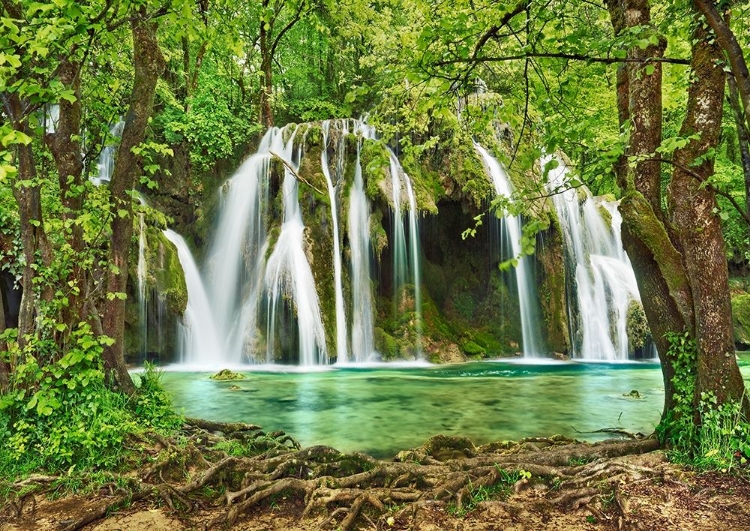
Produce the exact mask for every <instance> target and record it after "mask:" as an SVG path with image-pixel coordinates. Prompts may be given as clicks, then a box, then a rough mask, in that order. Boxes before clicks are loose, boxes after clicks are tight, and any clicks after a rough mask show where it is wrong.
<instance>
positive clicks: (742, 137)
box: [727, 74, 750, 228]
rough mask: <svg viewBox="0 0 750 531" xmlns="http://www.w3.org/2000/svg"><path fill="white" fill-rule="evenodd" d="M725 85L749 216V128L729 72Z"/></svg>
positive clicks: (735, 84) (735, 85) (735, 83)
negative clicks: (743, 177)
mask: <svg viewBox="0 0 750 531" xmlns="http://www.w3.org/2000/svg"><path fill="white" fill-rule="evenodd" d="M727 87H729V94H728V96H727V99H728V100H729V106H730V107H731V108H732V114H734V124H735V127H736V128H737V143H738V144H739V148H740V161H741V163H742V173H743V175H744V176H745V210H746V212H747V214H748V216H750V130H748V125H747V124H746V123H745V120H744V119H743V117H742V105H741V104H740V95H739V92H738V91H737V81H736V80H735V79H734V76H732V75H731V74H729V75H727ZM749 228H750V227H749Z"/></svg>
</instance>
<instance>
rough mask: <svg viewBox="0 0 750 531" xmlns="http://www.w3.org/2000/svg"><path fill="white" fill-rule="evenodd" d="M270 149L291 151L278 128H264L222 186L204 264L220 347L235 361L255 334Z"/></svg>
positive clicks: (284, 153)
mask: <svg viewBox="0 0 750 531" xmlns="http://www.w3.org/2000/svg"><path fill="white" fill-rule="evenodd" d="M289 144H291V143H289ZM271 153H276V154H277V155H279V156H282V157H288V156H291V145H289V146H285V145H284V141H283V137H282V131H281V129H278V128H271V129H269V131H268V132H267V133H266V135H265V136H264V137H263V139H262V140H261V142H260V146H259V147H258V151H257V153H256V154H254V155H252V156H250V157H249V158H248V159H247V160H245V162H243V163H242V165H241V166H240V168H239V169H238V170H237V172H236V173H235V174H234V175H233V176H232V177H231V178H230V179H228V180H227V181H226V182H225V183H224V185H223V186H222V188H221V191H220V193H221V195H220V201H221V204H220V214H219V221H218V227H217V230H216V233H215V234H214V235H213V237H212V245H211V247H210V249H209V252H208V255H207V260H206V265H205V271H206V276H207V282H206V284H207V288H208V289H207V292H208V298H209V302H210V304H211V309H212V311H213V314H214V316H215V322H216V323H217V326H218V333H219V336H220V337H221V338H222V340H223V347H224V348H223V352H224V353H225V356H226V358H227V359H229V360H231V361H234V362H235V363H240V362H241V361H251V360H248V359H247V358H246V356H245V355H244V352H246V351H247V350H249V349H250V348H251V347H255V344H254V343H255V338H256V337H257V336H258V335H259V334H258V330H257V328H258V323H257V315H258V310H259V301H258V298H259V296H260V291H261V289H262V287H263V278H264V268H265V260H264V258H265V254H266V252H265V251H266V239H267V230H268V227H267V225H268V222H267V211H268V204H269V182H270V162H271V158H272V157H273V155H271ZM246 347H247V348H246Z"/></svg>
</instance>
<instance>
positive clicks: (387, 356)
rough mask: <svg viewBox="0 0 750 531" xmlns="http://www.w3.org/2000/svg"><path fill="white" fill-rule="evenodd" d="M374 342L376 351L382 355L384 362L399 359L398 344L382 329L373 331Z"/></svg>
mask: <svg viewBox="0 0 750 531" xmlns="http://www.w3.org/2000/svg"><path fill="white" fill-rule="evenodd" d="M373 341H374V343H375V350H377V351H378V352H379V353H380V356H381V357H382V359H383V360H384V361H389V360H394V359H396V358H397V357H398V354H399V348H398V342H397V341H396V339H395V338H394V337H393V336H392V335H390V334H388V333H387V332H385V331H384V330H383V329H382V328H375V329H374V330H373Z"/></svg>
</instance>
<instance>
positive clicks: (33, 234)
mask: <svg viewBox="0 0 750 531" xmlns="http://www.w3.org/2000/svg"><path fill="white" fill-rule="evenodd" d="M6 98H7V99H6V101H7V111H8V114H9V117H10V119H11V121H12V122H13V128H14V129H15V130H16V131H18V132H20V133H23V134H25V135H27V136H29V137H31V136H32V131H31V129H30V128H29V124H28V118H27V117H26V116H25V115H24V108H25V106H26V105H25V102H23V101H21V99H20V98H19V97H18V95H17V94H8V95H7V96H6ZM15 150H16V165H17V166H18V174H17V176H16V179H15V183H14V185H13V195H14V196H15V198H16V202H17V203H18V213H19V218H20V227H21V246H22V248H23V255H24V261H25V266H24V270H23V278H22V281H21V285H22V288H23V296H22V297H21V308H20V311H19V315H18V336H19V344H20V345H21V346H23V345H25V343H26V339H25V336H27V335H30V334H33V333H34V331H35V328H36V323H35V317H36V295H35V293H36V291H37V290H36V289H35V288H34V279H35V277H36V276H37V274H38V272H39V267H38V266H40V265H41V266H42V267H45V268H46V267H49V266H50V264H51V263H52V251H51V248H50V245H49V241H48V240H47V233H46V231H45V227H44V218H43V216H42V200H41V189H40V187H39V183H38V182H37V174H36V166H35V164H34V153H33V150H32V145H31V144H28V145H23V144H17V145H16V146H15ZM37 253H39V256H40V257H41V263H40V262H39V261H38V260H37ZM42 296H43V298H44V299H45V300H50V299H51V297H52V293H51V290H50V289H49V288H48V287H44V286H43V287H42Z"/></svg>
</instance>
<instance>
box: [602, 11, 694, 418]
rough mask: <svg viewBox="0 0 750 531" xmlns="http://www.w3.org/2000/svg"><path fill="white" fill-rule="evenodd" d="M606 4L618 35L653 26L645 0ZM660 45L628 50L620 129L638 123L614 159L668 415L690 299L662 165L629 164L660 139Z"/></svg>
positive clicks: (620, 83)
mask: <svg viewBox="0 0 750 531" xmlns="http://www.w3.org/2000/svg"><path fill="white" fill-rule="evenodd" d="M607 8H608V10H609V13H610V18H611V21H612V27H613V29H614V31H615V34H616V35H619V34H620V33H621V32H623V31H625V30H626V29H627V28H632V27H636V26H644V27H648V25H649V24H650V9H649V5H648V2H647V1H645V0H607ZM647 31H654V30H653V29H648V30H647ZM657 42H658V44H656V45H651V46H649V47H648V48H646V49H645V50H641V49H631V50H629V51H628V57H629V58H630V59H632V60H634V61H633V62H631V63H628V64H627V65H624V66H621V67H620V68H619V69H618V72H617V107H618V117H619V121H620V126H621V127H622V128H623V130H625V128H626V125H627V124H628V122H629V121H630V120H631V119H632V124H631V126H630V142H629V146H628V148H627V150H626V153H625V156H623V157H620V159H619V160H618V161H617V163H616V164H615V174H616V176H617V181H618V184H619V186H620V187H621V188H622V189H623V192H624V197H623V199H622V201H621V203H620V212H621V214H622V218H623V223H622V240H623V244H624V246H625V250H626V251H627V253H628V255H629V256H630V259H631V261H632V263H633V269H634V271H635V275H636V280H637V282H638V289H639V292H640V295H641V300H642V302H643V309H644V312H645V313H646V318H647V320H648V323H649V327H650V329H651V335H652V337H653V338H654V343H655V344H656V348H657V351H658V353H659V357H660V359H661V362H662V363H661V366H662V373H663V377H664V410H663V412H662V415H666V413H667V412H668V411H669V410H671V409H672V407H673V405H674V387H673V384H672V378H673V376H674V368H673V366H672V363H671V360H669V359H668V356H667V352H668V350H669V343H668V341H667V340H666V337H665V334H666V333H667V332H674V331H681V330H683V329H685V327H686V326H689V323H691V322H692V296H691V293H690V286H689V283H688V279H687V277H686V275H685V273H684V270H683V266H682V257H681V255H680V253H679V251H678V250H677V249H676V248H675V246H674V244H673V243H672V240H673V237H672V234H671V230H670V228H669V227H668V226H667V225H666V224H665V222H664V214H663V211H662V207H661V166H660V163H658V162H651V161H645V160H641V161H640V162H638V163H636V165H635V167H634V168H632V169H631V168H629V165H628V158H630V157H637V158H638V159H647V158H650V157H651V156H652V154H653V153H654V151H655V150H656V148H657V147H658V146H659V145H660V143H661V136H662V128H661V120H662V99H661V67H660V65H659V64H658V63H655V62H653V61H648V58H650V57H658V56H661V55H662V54H663V52H664V48H665V43H664V41H663V39H662V38H661V37H660V36H657Z"/></svg>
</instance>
